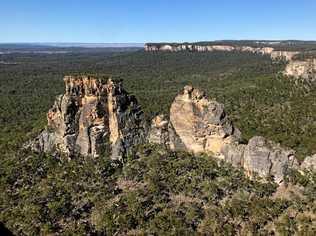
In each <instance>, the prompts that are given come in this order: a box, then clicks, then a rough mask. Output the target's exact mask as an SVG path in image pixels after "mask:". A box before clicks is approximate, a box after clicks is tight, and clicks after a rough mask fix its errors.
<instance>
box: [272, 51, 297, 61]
mask: <svg viewBox="0 0 316 236" xmlns="http://www.w3.org/2000/svg"><path fill="white" fill-rule="evenodd" d="M299 53H300V52H291V51H272V52H271V53H270V55H271V58H272V59H273V60H277V59H283V60H286V61H291V60H292V59H293V57H294V56H295V55H297V54H299Z"/></svg>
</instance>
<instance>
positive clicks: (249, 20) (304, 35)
mask: <svg viewBox="0 0 316 236" xmlns="http://www.w3.org/2000/svg"><path fill="white" fill-rule="evenodd" d="M0 16H1V20H0V43H8V42H32V43H34V42H77V43H145V42H195V41H210V40H222V39H271V40H279V39H280V40H282V39H300V40H316V27H315V26H316V1H315V0H220V1H217V0H216V1H212V0H181V1H180V0H169V1H168V0H1V1H0Z"/></svg>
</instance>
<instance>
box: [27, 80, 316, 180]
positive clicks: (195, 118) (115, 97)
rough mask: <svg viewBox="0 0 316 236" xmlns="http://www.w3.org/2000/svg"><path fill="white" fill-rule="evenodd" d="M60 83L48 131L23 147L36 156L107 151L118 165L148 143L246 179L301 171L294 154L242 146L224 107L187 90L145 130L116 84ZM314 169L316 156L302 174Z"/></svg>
mask: <svg viewBox="0 0 316 236" xmlns="http://www.w3.org/2000/svg"><path fill="white" fill-rule="evenodd" d="M64 81H65V85H66V91H65V94H64V95H60V96H58V97H57V98H56V101H55V103H54V105H53V107H52V108H51V109H50V110H49V112H48V114H47V119H48V126H47V128H46V129H45V130H44V131H43V132H42V133H40V134H39V136H38V137H37V138H36V139H35V140H32V141H31V142H30V143H28V145H27V147H30V148H31V149H33V150H34V151H37V152H52V151H55V150H56V151H58V152H61V153H65V154H66V155H68V156H70V157H71V156H74V155H76V154H81V155H83V156H92V157H96V156H98V155H100V154H101V153H102V151H103V150H104V148H108V149H109V151H110V153H111V157H112V159H122V158H123V157H124V156H125V155H126V154H128V153H129V152H131V151H132V150H133V147H135V146H136V145H138V144H141V143H145V142H150V143H156V144H161V145H164V146H166V148H169V149H171V150H184V151H189V152H193V153H206V154H209V155H211V156H214V157H216V158H218V159H222V160H225V161H227V162H230V163H231V164H232V165H233V166H235V167H241V168H243V169H244V170H245V173H246V174H247V175H248V176H253V175H259V176H260V177H263V178H266V177H273V178H274V180H275V182H277V183H281V182H282V181H283V179H284V176H285V175H286V173H287V171H288V169H289V168H299V166H298V163H297V162H296V159H295V157H294V151H293V150H290V149H285V148H282V147H280V145H278V144H275V143H273V142H271V141H268V140H266V139H265V138H263V137H257V136H256V137H253V138H251V139H250V140H249V143H248V144H242V143H241V140H240V136H241V134H240V131H239V130H238V129H237V128H236V127H234V125H233V124H232V122H231V121H230V120H229V118H228V116H227V115H226V113H225V111H224V106H223V105H222V104H220V103H218V102H216V101H214V100H210V99H208V98H207V96H206V95H205V94H204V93H203V92H201V91H199V90H198V89H194V88H192V87H191V86H185V88H184V89H183V91H182V92H181V93H180V94H179V95H178V96H176V98H175V99H174V102H173V103H172V105H171V108H170V116H169V119H167V117H166V116H164V115H159V116H157V117H155V118H154V119H153V120H152V122H151V125H150V127H148V128H147V125H146V123H145V121H144V118H143V113H142V111H141V108H140V106H139V105H138V104H137V101H136V99H135V98H134V97H133V96H130V95H128V93H127V92H125V90H124V89H123V88H122V85H121V83H120V82H117V81H113V80H111V79H110V78H99V77H93V76H92V77H91V76H76V77H73V76H66V77H65V78H64ZM315 167H316V155H314V156H312V157H307V158H306V160H305V161H304V162H303V164H302V165H301V167H300V168H301V169H314V168H315Z"/></svg>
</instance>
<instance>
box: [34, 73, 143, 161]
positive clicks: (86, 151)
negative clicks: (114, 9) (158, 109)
mask: <svg viewBox="0 0 316 236" xmlns="http://www.w3.org/2000/svg"><path fill="white" fill-rule="evenodd" d="M64 82H65V86H66V91H65V94H63V95H60V96H58V97H57V98H56V101H55V103H54V105H53V107H52V108H51V109H50V110H49V112H48V114H47V120H48V126H47V128H46V129H45V130H44V131H43V132H42V133H41V134H40V135H39V136H38V137H37V138H36V139H35V140H34V141H33V142H32V143H31V144H30V146H31V148H32V149H33V150H36V151H40V152H42V151H43V152H50V151H53V150H57V151H59V152H62V153H65V154H67V155H68V156H73V155H75V154H81V155H84V156H94V157H95V156H98V155H100V153H102V151H104V149H108V148H109V149H110V150H111V153H112V158H113V159H120V158H121V157H122V156H124V155H125V154H126V153H127V152H129V151H130V150H131V148H132V147H133V146H134V145H135V144H138V143H141V142H144V138H145V126H144V120H143V113H142V110H141V108H140V106H139V105H138V103H137V100H136V99H135V97H133V96H130V95H128V93H127V92H125V90H124V89H123V88H122V85H121V82H118V81H113V80H111V79H110V78H100V77H94V76H66V77H65V78H64Z"/></svg>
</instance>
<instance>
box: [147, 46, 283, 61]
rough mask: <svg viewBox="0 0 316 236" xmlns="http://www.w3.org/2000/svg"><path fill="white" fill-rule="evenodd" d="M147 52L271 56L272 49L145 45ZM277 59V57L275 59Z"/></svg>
mask: <svg viewBox="0 0 316 236" xmlns="http://www.w3.org/2000/svg"><path fill="white" fill-rule="evenodd" d="M144 49H145V51H147V52H157V51H164V52H180V51H195V52H213V51H223V52H233V51H239V52H251V53H258V54H263V55H265V54H271V53H272V52H273V50H274V49H273V48H271V47H258V48H255V47H249V46H232V45H198V44H161V45H160V44H145V47H144ZM275 58H277V57H275Z"/></svg>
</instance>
